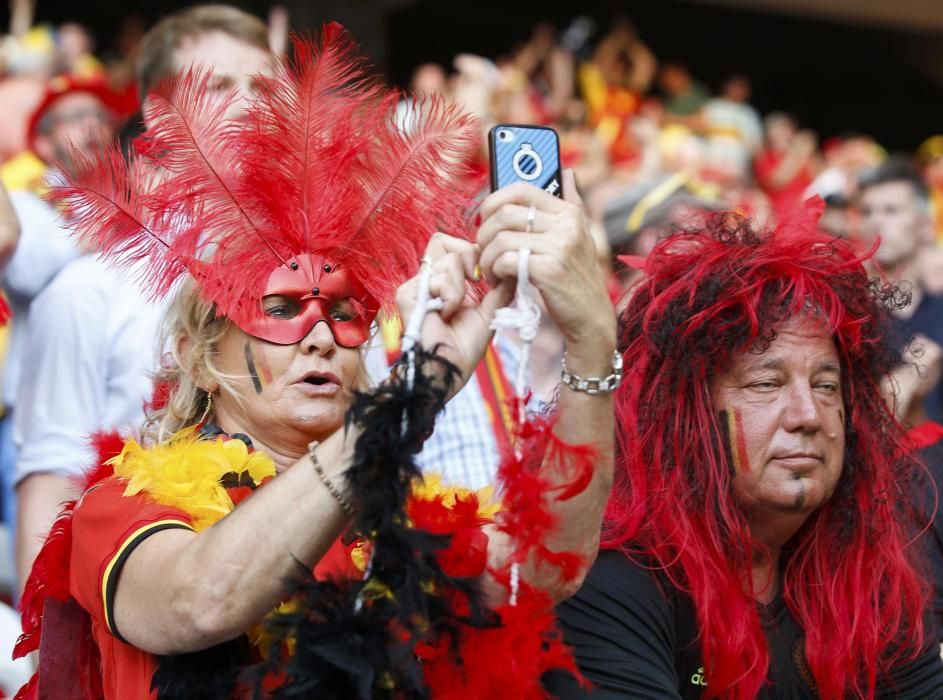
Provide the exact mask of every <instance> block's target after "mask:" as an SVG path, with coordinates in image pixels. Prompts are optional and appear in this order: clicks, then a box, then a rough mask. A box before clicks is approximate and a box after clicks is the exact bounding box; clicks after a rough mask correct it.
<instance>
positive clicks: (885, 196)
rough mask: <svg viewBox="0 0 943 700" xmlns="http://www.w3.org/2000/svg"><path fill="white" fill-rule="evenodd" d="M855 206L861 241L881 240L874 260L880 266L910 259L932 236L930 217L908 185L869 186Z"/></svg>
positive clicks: (894, 183)
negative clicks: (858, 212)
mask: <svg viewBox="0 0 943 700" xmlns="http://www.w3.org/2000/svg"><path fill="white" fill-rule="evenodd" d="M858 207H859V210H860V225H861V237H862V239H863V240H864V242H865V243H866V244H867V245H871V244H873V243H874V242H875V241H876V240H877V239H878V237H880V239H881V245H880V247H879V248H878V250H877V253H876V254H875V256H874V258H875V260H877V262H878V264H880V265H881V266H882V267H885V268H890V267H895V266H897V265H900V264H902V263H905V262H907V261H909V260H911V259H912V258H913V257H914V256H915V255H916V254H917V251H918V250H919V249H920V248H921V247H922V246H923V245H924V244H925V243H926V242H928V237H930V236H932V232H931V224H930V217H929V215H928V213H927V212H926V210H925V209H924V208H923V207H922V206H921V205H920V202H919V201H918V199H917V196H916V194H915V193H914V189H913V185H911V184H910V183H909V182H885V183H882V184H879V185H872V186H871V187H868V188H866V189H865V190H864V191H863V192H862V193H861V197H860V201H859V204H858Z"/></svg>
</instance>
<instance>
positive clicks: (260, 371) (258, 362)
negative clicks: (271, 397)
mask: <svg viewBox="0 0 943 700" xmlns="http://www.w3.org/2000/svg"><path fill="white" fill-rule="evenodd" d="M244 351H245V355H246V367H247V368H248V369H249V376H250V377H251V378H252V387H253V388H254V389H255V393H256V394H261V393H262V390H263V389H264V388H265V387H266V386H267V385H268V384H271V383H272V371H271V370H270V369H269V366H268V363H267V362H266V361H265V355H264V354H259V355H256V353H255V352H254V351H253V350H252V342H251V341H248V342H246V344H245V348H244Z"/></svg>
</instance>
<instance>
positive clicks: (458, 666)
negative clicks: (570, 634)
mask: <svg viewBox="0 0 943 700" xmlns="http://www.w3.org/2000/svg"><path fill="white" fill-rule="evenodd" d="M521 593H522V596H521V599H520V601H519V602H518V604H517V605H514V606H511V605H504V606H501V607H500V608H498V610H497V611H496V612H497V613H498V615H499V617H500V618H501V625H500V626H498V627H488V628H484V629H473V628H470V627H468V628H465V629H464V630H463V632H462V635H461V638H460V640H459V643H458V649H457V651H454V650H453V649H452V648H451V647H450V642H449V641H447V640H440V643H439V644H438V645H437V646H434V647H428V646H426V647H421V648H420V649H419V650H418V653H419V654H420V656H421V658H422V660H423V662H424V663H423V678H424V679H425V681H426V685H427V686H428V688H429V691H430V693H429V694H430V697H433V698H435V699H436V700H492V699H493V698H514V699H515V700H549V698H551V697H552V696H551V695H549V694H548V693H547V691H545V690H544V688H543V685H542V683H541V679H542V677H543V676H544V674H545V673H547V672H548V671H553V670H560V671H568V672H569V673H571V674H573V675H574V676H576V677H577V678H578V679H580V681H581V682H583V681H582V676H580V674H579V671H578V670H577V668H576V663H575V662H574V660H573V656H572V654H571V653H570V650H569V649H568V648H567V647H566V646H565V645H564V644H563V641H562V639H561V636H560V633H559V631H558V630H557V628H556V619H555V617H554V613H553V605H552V603H551V601H550V599H549V597H548V596H547V595H546V594H545V593H543V592H541V591H538V590H536V589H532V588H528V587H527V586H522V588H521Z"/></svg>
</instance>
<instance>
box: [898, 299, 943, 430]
mask: <svg viewBox="0 0 943 700" xmlns="http://www.w3.org/2000/svg"><path fill="white" fill-rule="evenodd" d="M918 334H919V335H925V336H926V337H928V338H929V339H930V340H932V341H933V342H935V343H937V344H938V345H943V296H936V295H934V294H924V295H923V297H922V298H921V299H920V304H918V305H917V308H916V309H915V310H914V313H913V316H911V317H910V318H908V319H897V318H895V319H892V326H891V328H890V337H891V339H892V341H893V342H894V344H895V345H896V346H898V347H900V348H905V347H907V346H908V345H909V344H910V341H911V340H913V338H914V336H915V335H918ZM917 362H918V363H919V362H920V358H917ZM924 408H925V409H926V411H927V415H928V416H930V418H931V419H932V420H935V421H936V422H937V423H943V382H940V383H937V385H936V386H935V387H933V389H932V390H931V391H930V392H929V393H928V394H927V396H926V398H925V399H924Z"/></svg>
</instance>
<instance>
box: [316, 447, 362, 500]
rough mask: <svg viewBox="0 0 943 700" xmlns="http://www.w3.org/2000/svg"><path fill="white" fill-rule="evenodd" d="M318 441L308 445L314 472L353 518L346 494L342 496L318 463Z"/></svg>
mask: <svg viewBox="0 0 943 700" xmlns="http://www.w3.org/2000/svg"><path fill="white" fill-rule="evenodd" d="M320 444H321V443H319V442H318V441H317V440H315V441H314V442H311V443H309V444H308V457H310V458H311V464H313V465H314V471H315V472H316V473H317V475H318V478H319V479H320V480H321V483H322V484H324V486H325V488H327V490H328V491H329V492H330V493H331V495H332V496H333V497H334V500H335V501H337V502H338V503H339V504H340V507H341V510H342V511H344V512H345V513H347V515H349V516H351V517H353V515H354V507H353V506H352V505H350V501H348V500H347V499H346V498H345V497H344V494H342V493H341V492H340V491H339V490H338V488H337V487H336V486H335V485H334V482H333V481H331V479H330V478H329V477H328V475H327V474H325V473H324V469H322V468H321V462H319V461H318V456H317V454H315V452H314V451H315V450H316V449H317V447H318V445H320Z"/></svg>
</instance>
